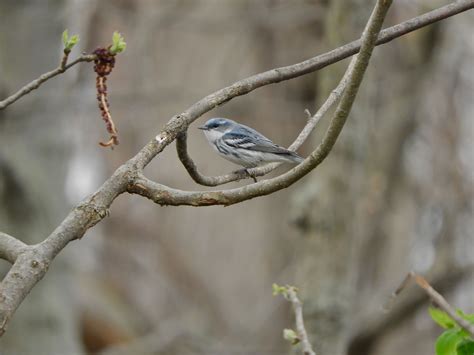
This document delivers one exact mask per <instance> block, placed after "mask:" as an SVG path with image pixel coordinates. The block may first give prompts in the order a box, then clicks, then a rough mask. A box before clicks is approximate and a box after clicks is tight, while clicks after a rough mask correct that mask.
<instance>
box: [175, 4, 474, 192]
mask: <svg viewBox="0 0 474 355" xmlns="http://www.w3.org/2000/svg"><path fill="white" fill-rule="evenodd" d="M473 7H474V1H473V0H458V1H455V2H453V3H451V4H448V5H446V6H443V7H441V8H439V9H436V10H433V11H430V12H427V13H426V14H423V15H421V16H418V17H415V18H412V19H410V20H407V21H405V22H402V23H400V24H398V25H395V26H392V27H389V28H387V29H385V30H383V31H381V32H380V34H379V37H378V40H377V43H376V45H380V44H384V43H387V42H390V41H392V40H393V39H395V38H398V37H400V36H402V35H404V34H407V33H409V32H412V31H415V30H417V29H419V28H421V27H424V26H427V25H430V24H432V23H434V22H436V21H440V20H442V19H445V18H447V17H450V16H453V15H456V14H458V13H460V12H463V11H466V10H469V9H471V8H473ZM360 43H361V42H360V39H359V40H357V41H353V42H351V43H348V44H346V45H344V46H342V47H339V48H337V49H335V50H332V51H330V52H327V53H325V54H322V55H319V56H317V57H314V58H311V59H308V60H306V61H304V62H301V63H299V64H297V65H292V66H289V67H283V68H278V69H273V70H270V71H268V72H265V73H262V74H258V75H255V76H253V77H250V78H248V79H247V81H248V82H249V83H248V86H247V89H246V90H249V91H245V92H244V93H243V94H245V93H248V92H250V91H252V90H254V89H256V88H258V87H260V85H255V86H254V85H252V84H253V81H254V80H253V79H257V77H258V76H260V75H266V76H268V77H267V78H265V80H266V82H268V84H271V83H276V82H280V81H281V80H288V79H290V78H293V77H295V76H298V75H303V74H307V73H309V72H312V71H315V70H319V69H322V68H324V67H325V66H327V65H329V64H333V63H335V62H337V61H340V60H342V59H345V58H347V57H349V56H351V55H354V54H356V53H357V52H358V51H359V50H360ZM289 68H291V70H288V69H289ZM275 71H276V72H275ZM346 73H347V71H346ZM346 80H347V76H346ZM342 81H344V78H343V80H341V84H342ZM236 84H237V83H236ZM236 84H234V85H232V86H229V87H228V88H225V89H222V90H220V91H218V92H216V93H214V94H212V95H209V96H208V98H210V96H218V94H220V93H221V92H222V91H224V90H228V91H229V92H234V91H236V89H237V88H236V87H237V85H236ZM341 84H340V85H341ZM338 88H340V87H339V86H338ZM338 88H336V89H335V90H336V91H339V90H338ZM343 90H344V88H343V87H342V88H340V91H341V92H342V91H343ZM243 94H241V93H237V94H236V95H233V96H232V97H235V96H238V95H243ZM340 95H341V93H339V96H340ZM332 96H333V98H334V99H335V100H334V101H336V100H337V97H334V96H337V92H336V94H334V95H332ZM232 97H230V98H224V99H223V100H222V101H221V102H217V100H215V99H214V101H213V103H214V105H216V106H217V105H219V104H220V103H222V102H225V101H228V100H230V99H231V98H232ZM330 99H331V97H329V98H328V100H327V101H326V102H325V104H324V105H323V106H322V107H321V109H320V110H319V111H318V113H317V114H319V113H320V112H321V116H323V115H324V114H325V111H327V110H328V109H329V108H330V106H331V105H332V104H333V102H332V103H331V101H330ZM328 101H329V102H328ZM326 104H327V105H328V106H329V107H327V109H326V110H324V109H323V107H324V106H325V105H326ZM316 123H317V120H316ZM316 123H315V124H314V125H316ZM314 125H313V126H311V125H306V126H305V128H304V129H303V131H302V132H301V133H300V135H299V136H298V138H297V139H296V141H295V142H294V143H293V144H292V145H291V146H290V149H292V148H293V149H294V150H296V149H298V148H299V147H300V146H301V144H302V143H303V142H304V141H305V140H306V138H307V137H308V135H309V134H310V133H311V131H312V130H313V129H314ZM186 146H187V144H186V133H185V132H183V133H182V134H180V136H179V137H178V138H177V139H176V148H177V152H178V156H179V158H180V160H181V162H182V163H183V165H184V167H185V168H186V170H187V171H188V173H189V175H190V176H191V178H192V179H193V180H194V181H195V182H196V183H198V184H201V185H204V186H218V185H223V184H226V183H229V182H232V181H238V180H242V179H245V178H249V177H256V176H257V177H258V176H263V175H266V174H268V173H269V172H271V171H272V170H274V169H275V168H276V167H277V166H278V165H279V164H277V163H273V164H268V165H266V166H262V167H259V168H253V169H249V171H248V172H246V171H243V170H239V171H236V172H232V173H230V174H226V175H221V176H205V175H203V174H201V173H200V172H199V171H198V169H197V167H196V164H195V163H194V162H193V160H192V159H191V157H190V156H189V154H188V153H187V150H186ZM249 173H250V174H249Z"/></svg>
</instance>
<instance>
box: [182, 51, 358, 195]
mask: <svg viewBox="0 0 474 355" xmlns="http://www.w3.org/2000/svg"><path fill="white" fill-rule="evenodd" d="M356 58H357V57H354V58H352V60H351V62H350V64H349V66H348V67H347V70H346V72H345V73H344V76H343V77H342V79H341V81H340V82H339V84H338V85H337V87H336V88H335V89H334V90H333V91H332V92H331V94H330V95H329V96H328V98H327V99H326V101H325V102H324V104H323V105H322V106H321V107H320V108H319V110H318V112H316V113H315V114H314V115H313V116H311V113H309V111H306V112H307V113H308V116H309V119H308V122H307V123H306V125H305V126H304V128H303V130H302V131H301V132H300V134H299V135H298V137H297V138H296V139H295V141H294V142H293V143H292V144H291V145H290V147H289V148H288V149H289V150H291V151H296V150H298V148H300V147H301V146H302V145H303V143H304V142H305V141H306V139H307V138H308V137H309V135H310V134H311V132H312V131H313V130H314V128H315V127H316V125H317V124H318V122H319V121H320V120H321V118H323V116H324V115H325V114H326V112H328V111H329V109H330V108H331V106H332V105H333V104H334V103H335V102H336V101H337V100H339V98H340V97H341V96H342V93H343V92H344V89H345V88H346V86H347V83H348V82H349V76H350V75H349V74H350V73H351V72H352V69H353V67H354V64H355V60H356ZM186 136H187V131H184V132H182V133H180V134H179V135H178V137H177V138H176V151H177V152H178V157H179V159H180V160H181V162H182V163H183V165H184V167H185V168H186V170H187V172H188V174H189V175H190V176H191V178H192V179H193V180H194V181H195V182H196V183H198V184H200V185H204V186H218V185H224V184H227V183H229V182H232V181H238V180H242V179H246V178H251V177H253V178H255V177H258V176H263V175H266V174H268V173H270V172H271V171H273V170H275V169H276V168H277V167H279V166H280V165H282V163H270V164H266V165H264V166H260V167H257V168H252V169H247V170H246V169H241V170H237V171H234V172H232V173H230V174H226V175H220V176H205V175H202V174H201V173H200V172H199V171H198V169H197V166H196V164H195V163H194V161H193V160H192V158H191V157H190V156H189V154H188V151H187V137H186Z"/></svg>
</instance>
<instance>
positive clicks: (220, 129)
mask: <svg viewBox="0 0 474 355" xmlns="http://www.w3.org/2000/svg"><path fill="white" fill-rule="evenodd" d="M236 124H237V123H235V122H234V121H232V120H229V119H227V118H211V119H210V120H208V121H207V122H206V123H205V124H204V126H201V127H198V128H199V129H201V130H203V131H204V134H205V135H206V137H207V139H209V141H211V142H213V141H215V140H216V139H219V138H220V137H222V135H223V134H225V133H226V132H229V131H230V130H231V129H232V128H234V127H235V126H236Z"/></svg>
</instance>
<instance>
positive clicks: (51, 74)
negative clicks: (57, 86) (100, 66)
mask: <svg viewBox="0 0 474 355" xmlns="http://www.w3.org/2000/svg"><path fill="white" fill-rule="evenodd" d="M67 58H68V55H67V54H64V55H63V56H62V58H61V62H60V64H59V66H58V67H57V68H56V69H54V70H51V71H50V72H47V73H44V74H43V75H41V76H40V77H39V78H38V79H35V80H33V81H32V82H30V83H29V84H27V85H25V86H23V87H22V88H21V89H20V90H18V91H17V92H16V93H14V94H13V95H11V96H9V97H7V98H6V99H5V100H3V101H0V110H3V109H4V108H5V107H7V106H9V105H11V104H12V103H14V102H15V101H16V100H18V99H20V98H21V97H23V96H25V95H26V94H29V93H30V92H31V91H33V90H35V89H37V88H39V87H40V86H41V84H43V83H45V82H46V81H48V80H49V79H51V78H54V77H55V76H57V75H59V74H62V73H64V72H65V71H66V70H68V69H69V68H71V67H73V66H74V65H76V64H78V63H82V62H92V61H93V60H94V58H95V55H81V56H80V57H79V58H76V59H75V60H73V61H72V62H70V63H69V64H66V62H67Z"/></svg>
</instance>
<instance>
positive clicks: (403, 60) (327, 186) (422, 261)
mask: <svg viewBox="0 0 474 355" xmlns="http://www.w3.org/2000/svg"><path fill="white" fill-rule="evenodd" d="M404 10H405V8H403V7H399V6H394V8H393V9H392V10H391V17H392V18H391V19H389V21H388V22H399V21H401V20H402V19H404V18H407V17H409V16H413V15H414V13H411V14H410V13H409V12H407V13H404ZM369 11H370V9H369V4H368V3H366V2H361V1H351V2H347V1H332V2H330V4H329V8H328V12H327V17H326V35H325V38H326V39H327V40H328V44H327V46H328V48H333V47H336V46H337V44H338V43H344V42H346V41H348V40H352V39H354V37H353V36H354V35H353V34H354V33H360V31H361V30H362V27H363V21H364V18H365V17H367V15H368V13H369ZM394 18H395V19H394ZM440 26H446V25H445V24H444V23H443V24H438V25H434V26H431V27H429V28H427V29H423V30H421V31H417V32H416V33H413V34H411V35H409V36H406V37H403V38H401V39H398V40H397V41H396V42H394V43H391V44H389V45H385V46H382V47H378V48H377V49H376V50H375V54H374V58H373V59H372V62H371V65H370V66H369V70H368V73H367V75H366V77H365V79H364V82H363V84H362V85H363V86H362V89H361V91H360V93H359V97H358V99H357V101H356V104H355V107H354V109H353V111H352V113H351V116H350V117H349V121H348V123H347V124H346V126H345V127H344V130H343V133H342V135H341V137H340V138H339V141H338V143H337V144H336V147H335V149H334V150H333V151H332V152H331V156H330V157H329V159H328V160H327V161H326V162H325V163H324V164H323V165H322V166H321V167H320V169H318V171H317V173H316V174H312V175H311V176H310V177H309V179H308V182H307V183H306V184H305V186H303V187H301V188H300V190H299V192H298V193H297V194H296V195H295V198H294V200H293V202H294V209H293V214H294V219H295V221H296V222H297V225H298V226H299V230H300V234H301V240H300V245H299V249H300V254H299V256H298V260H297V264H298V266H297V282H296V284H297V285H300V286H301V287H302V289H303V294H304V301H305V303H304V309H305V314H306V323H307V325H308V328H309V330H310V333H311V338H312V339H313V341H314V343H315V344H316V348H317V349H318V350H319V352H320V353H321V354H335V355H341V354H345V353H346V352H347V348H348V346H349V343H350V340H351V337H352V334H354V333H357V329H358V328H359V327H362V326H363V322H362V321H361V320H362V319H366V318H367V314H372V315H373V314H374V312H375V314H378V309H379V308H380V306H381V305H382V304H383V303H384V297H385V299H386V297H388V295H389V294H390V292H391V291H393V289H394V288H395V287H396V280H399V279H401V278H402V277H403V276H404V275H405V274H406V272H408V271H409V270H410V269H412V268H414V269H420V268H421V269H420V270H422V271H423V272H426V271H427V270H429V269H430V268H431V267H433V268H436V269H437V270H449V269H450V266H449V265H450V263H449V262H447V260H450V262H451V263H452V262H453V260H454V259H453V258H454V255H453V253H452V252H449V250H450V249H449V248H452V246H451V247H449V244H450V243H449V242H445V243H440V244H439V245H438V247H437V250H436V255H437V258H436V262H435V261H433V260H431V259H430V258H429V257H428V258H426V256H425V255H426V254H425V251H427V250H429V248H428V246H427V245H425V244H423V246H422V247H421V244H420V248H421V249H417V248H416V243H420V242H419V241H416V239H415V240H413V239H412V238H413V236H416V233H414V231H416V230H417V229H418V228H419V223H420V222H419V221H420V220H421V219H422V215H423V213H426V209H424V208H421V209H420V207H419V203H420V201H417V198H416V197H415V196H418V197H420V196H419V194H418V192H419V191H420V190H421V189H420V187H421V186H422V185H423V184H422V183H421V182H418V183H416V184H413V183H410V182H409V181H407V176H408V177H409V175H410V171H406V170H405V169H406V159H407V145H408V147H411V146H410V145H409V143H412V141H413V139H414V138H413V137H414V135H415V132H417V130H418V129H419V122H418V120H417V118H418V116H420V119H423V120H426V121H428V122H429V121H430V119H431V120H433V119H434V117H431V116H428V115H424V116H423V117H421V116H422V115H423V113H425V112H423V110H422V108H421V107H420V106H422V105H421V104H420V103H422V102H423V100H426V99H425V97H429V96H430V94H432V93H433V92H434V90H431V89H428V90H427V83H429V80H430V78H431V77H433V76H435V73H437V72H439V70H440V68H439V66H433V63H432V58H433V52H434V51H435V50H444V51H451V50H453V49H448V48H446V47H444V46H443V45H442V43H443V42H442V38H441V37H440V36H439V33H440V32H439V28H440ZM459 44H460V43H459V42H458V43H457V44H452V46H453V47H454V48H455V46H456V45H459ZM441 48H443V49H441ZM388 68H389V69H390V70H389V71H388V70H387V69H388ZM342 69H343V68H342V67H341V66H340V65H339V66H333V67H331V68H328V69H325V70H323V71H322V72H321V73H320V76H319V77H318V84H317V85H318V90H317V92H319V93H322V94H323V95H322V96H321V98H320V99H319V101H321V100H322V99H324V98H325V96H324V95H325V94H328V93H329V92H330V91H331V90H332V89H333V88H334V87H335V86H336V85H337V82H338V80H339V78H340V77H341V75H342V73H343V70H342ZM344 69H345V67H344ZM394 73H403V75H397V74H394ZM451 75H453V77H456V75H457V74H456V73H453V74H451ZM448 77H449V76H448ZM428 85H429V84H428ZM438 85H439V87H444V86H446V87H450V84H449V83H448V82H444V83H439V84H438ZM448 97H449V95H448V96H444V97H443V98H441V97H440V101H439V102H438V103H437V104H436V105H437V106H439V107H443V105H445V104H446V102H449V99H448ZM448 112H449V111H448ZM448 112H447V113H446V115H449V114H450V113H448ZM443 122H446V125H447V127H444V128H442V129H441V131H439V132H438V133H439V134H440V135H441V136H443V135H444V134H445V132H449V130H448V127H449V129H451V130H452V129H454V131H456V128H455V127H456V125H457V124H459V122H456V120H455V121H452V120H450V121H449V123H448V121H446V120H445V121H443ZM428 124H429V123H428ZM321 130H322V129H321ZM454 141H456V139H454ZM448 147H449V148H448ZM436 148H438V147H436ZM436 148H435V149H434V151H436ZM446 149H453V150H454V151H452V156H455V155H456V149H457V148H456V144H454V143H453V139H451V141H450V143H449V144H447V145H446V148H445V149H444V150H446ZM409 154H411V152H410V153H409ZM448 160H449V159H448ZM425 161H426V160H425ZM434 165H435V166H436V164H434ZM418 166H419V167H422V166H421V164H420V165H418ZM435 169H436V168H435ZM452 171H453V170H452V169H451V168H449V167H446V169H440V170H439V173H440V174H441V175H440V176H445V181H450V183H455V182H456V181H457V183H455V184H454V185H451V186H453V190H454V191H453V192H451V193H449V192H448V189H445V191H446V194H444V193H443V196H444V198H445V200H444V201H445V202H442V203H441V205H440V208H441V210H444V211H445V213H447V214H446V215H445V222H449V220H451V221H452V220H455V218H451V219H450V218H448V217H449V216H450V215H451V217H453V215H457V214H458V213H460V211H462V210H463V208H465V207H466V204H464V205H463V204H462V202H461V205H463V206H464V207H461V206H459V205H458V206H457V207H458V208H456V206H453V205H449V204H448V201H450V200H456V201H459V198H460V195H459V193H457V194H456V193H455V191H456V188H455V186H459V185H462V183H461V182H460V180H462V179H460V178H459V177H458V178H457V179H456V178H453V177H450V175H451V174H452ZM454 171H455V170H454ZM412 173H413V171H412ZM415 174H416V172H415ZM422 174H423V173H422ZM451 176H452V175H451ZM465 183H466V181H464V184H465ZM457 190H458V191H459V188H457ZM434 191H435V190H433V191H432V193H434ZM463 191H465V190H463ZM470 196H471V198H472V195H470ZM426 197H427V196H426ZM461 200H462V199H461ZM423 203H426V202H423ZM436 205H438V204H436ZM442 205H444V206H443V207H441V206H442ZM423 211H425V212H423ZM432 213H433V212H432ZM434 213H437V212H436V209H435V210H434ZM442 213H443V214H444V212H442ZM435 216H436V215H435ZM432 218H435V219H434V220H433V221H432V222H428V223H432V224H433V225H435V224H436V223H437V222H436V217H432ZM433 225H432V226H430V227H429V228H427V229H426V230H424V231H423V235H420V236H419V238H418V240H419V239H421V238H424V239H425V240H433V238H436V237H435V234H436V233H439V231H436V230H433V229H432V228H435V227H433ZM443 225H444V226H445V228H448V229H449V224H446V223H444V224H443ZM430 228H431V229H430ZM443 234H448V235H450V239H451V240H452V241H453V240H454V239H453V238H454V230H453V229H452V228H451V229H450V230H449V232H447V231H446V230H444V232H443ZM444 240H446V239H444ZM414 244H415V246H414ZM451 244H452V243H451ZM415 249H416V251H415ZM414 252H415V253H417V254H416V255H417V257H416V259H413V255H414V254H413V253H414ZM446 252H447V253H448V254H449V255H450V256H449V257H447V258H444V259H445V260H444V261H442V260H441V259H443V257H442V255H445V254H446ZM430 260H431V261H430ZM384 292H385V293H384ZM378 316H383V315H381V314H378ZM359 322H360V323H359ZM381 336H383V335H382V334H381ZM424 344H426V343H424ZM366 345H367V344H365V345H364V346H363V347H361V348H352V349H351V354H368V353H369V351H370V347H366ZM420 349H421V350H420V351H419V352H417V353H423V351H424V349H425V348H422V347H421V348H420ZM380 350H381V349H378V351H380ZM391 350H392V349H391V348H390V347H388V348H387V352H386V353H387V354H391V352H390V351H391ZM375 353H377V352H375Z"/></svg>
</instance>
